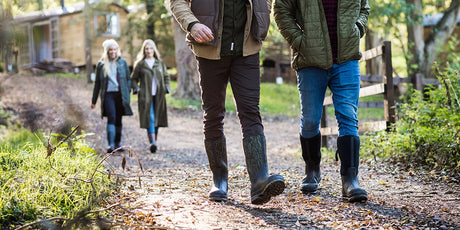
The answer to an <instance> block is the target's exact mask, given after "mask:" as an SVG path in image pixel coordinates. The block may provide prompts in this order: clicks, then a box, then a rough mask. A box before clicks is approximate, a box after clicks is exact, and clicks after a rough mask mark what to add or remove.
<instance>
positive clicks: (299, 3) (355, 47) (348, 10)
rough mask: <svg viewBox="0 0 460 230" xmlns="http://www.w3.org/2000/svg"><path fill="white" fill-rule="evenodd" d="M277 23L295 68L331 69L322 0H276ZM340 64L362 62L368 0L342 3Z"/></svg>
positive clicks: (339, 38) (339, 37)
mask: <svg viewBox="0 0 460 230" xmlns="http://www.w3.org/2000/svg"><path fill="white" fill-rule="evenodd" d="M273 10H274V15H275V22H276V24H277V25H278V28H279V30H280V32H281V34H282V35H283V37H284V38H285V39H286V40H287V42H288V43H289V45H290V46H291V49H292V57H291V65H292V68H293V69H295V70H299V69H301V68H305V67H316V68H321V69H329V68H331V67H332V64H333V61H332V50H331V46H330V41H329V33H328V28H327V22H326V17H325V14H324V10H323V3H322V0H275V4H274V8H273ZM337 11H338V12H337V30H338V31H337V39H338V44H337V46H338V47H337V61H338V63H343V62H346V61H349V60H356V59H357V60H359V59H360V58H361V56H362V54H361V52H360V51H359V42H360V41H359V40H360V38H361V37H363V36H364V34H365V33H366V30H367V18H368V16H369V11H370V8H369V4H368V2H367V0H339V1H338V9H337Z"/></svg>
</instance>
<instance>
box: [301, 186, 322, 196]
mask: <svg viewBox="0 0 460 230" xmlns="http://www.w3.org/2000/svg"><path fill="white" fill-rule="evenodd" d="M301 186H302V187H301V188H300V190H301V191H302V194H304V195H312V194H317V193H318V184H316V185H312V184H302V185H301Z"/></svg>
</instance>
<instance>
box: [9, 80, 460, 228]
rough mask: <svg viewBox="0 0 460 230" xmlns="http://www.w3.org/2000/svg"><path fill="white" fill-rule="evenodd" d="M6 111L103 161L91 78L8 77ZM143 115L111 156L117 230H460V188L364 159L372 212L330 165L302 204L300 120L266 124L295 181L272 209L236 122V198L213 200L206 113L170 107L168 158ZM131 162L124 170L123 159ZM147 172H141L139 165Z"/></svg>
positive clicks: (274, 156) (232, 194)
mask: <svg viewBox="0 0 460 230" xmlns="http://www.w3.org/2000/svg"><path fill="white" fill-rule="evenodd" d="M0 87H1V88H0V106H2V107H3V108H4V109H5V110H7V111H11V112H14V113H15V114H16V115H17V117H16V118H17V119H18V120H20V121H21V123H22V124H24V125H25V126H27V127H29V128H32V129H41V130H50V129H52V130H53V131H55V130H60V129H63V128H65V127H66V124H71V125H75V124H78V125H80V126H81V127H82V129H83V130H85V132H86V133H88V134H89V135H88V136H87V138H86V141H87V142H88V144H89V145H90V146H91V147H93V148H94V149H96V151H98V152H100V153H101V154H103V152H104V149H105V148H106V141H105V120H102V119H101V118H100V115H99V114H100V110H99V109H94V110H91V109H90V100H91V91H92V85H91V84H87V83H86V82H85V81H84V80H75V79H63V78H53V77H24V76H5V75H0ZM134 100H135V98H134V97H133V102H132V107H133V110H134V111H135V115H134V116H132V117H124V118H123V125H124V127H123V138H122V140H123V141H122V142H123V143H122V144H124V145H126V146H128V149H131V150H132V153H133V155H132V156H130V155H129V154H128V153H127V152H125V153H121V154H115V155H114V156H112V157H110V158H109V161H108V166H109V167H110V168H111V169H113V170H115V171H116V172H117V174H118V175H119V176H120V178H122V179H123V180H122V181H123V182H122V186H120V192H119V193H118V195H116V196H115V197H114V198H113V199H111V200H110V201H109V202H110V203H120V205H119V206H117V208H113V209H111V210H110V213H109V219H110V220H111V222H112V224H113V225H114V227H113V229H156V228H160V229H311V228H326V229H355V228H369V229H421V228H424V229H425V228H434V229H459V226H460V185H459V182H458V181H456V180H455V179H453V178H448V177H443V176H442V175H440V174H439V173H423V172H420V171H418V170H415V169H405V170H403V169H400V168H398V167H395V166H392V165H386V164H382V163H378V162H374V161H363V162H362V164H361V166H360V175H359V176H360V183H361V186H362V187H363V188H365V189H366V190H367V191H368V193H369V201H368V202H367V203H365V204H350V203H344V202H342V201H341V186H340V176H339V172H338V170H339V165H338V163H337V162H335V161H334V160H333V159H331V158H329V157H324V158H325V159H324V160H323V162H322V176H323V180H322V181H321V188H320V191H319V194H318V195H316V196H303V195H302V194H301V192H300V190H299V182H300V181H301V180H302V178H303V176H304V175H303V170H304V164H303V162H302V161H301V157H300V146H299V143H298V121H297V119H295V118H292V119H291V118H283V119H275V118H267V117H264V118H263V119H264V120H263V121H264V126H265V135H266V139H267V143H268V146H267V149H268V157H269V171H270V172H271V173H275V172H276V173H280V174H281V175H283V176H284V177H285V179H286V182H287V188H286V189H285V192H284V193H283V194H282V195H280V196H279V197H277V198H276V199H274V200H273V201H271V202H269V203H267V204H264V205H261V206H255V205H252V204H250V198H249V196H248V195H249V179H248V175H247V172H246V168H245V162H244V155H243V151H242V145H241V133H240V126H239V123H238V121H237V119H236V117H235V115H234V114H229V115H228V116H227V118H226V120H225V122H226V123H225V133H226V137H227V142H228V157H229V160H228V162H229V166H230V170H229V177H230V178H229V200H228V201H227V202H223V203H215V202H210V201H209V200H208V199H207V192H208V190H209V188H210V183H211V173H210V171H209V169H208V162H207V158H206V154H205V152H204V146H203V137H202V123H201V112H200V111H199V109H197V110H196V111H193V110H185V111H182V110H181V111H178V110H173V109H171V108H170V110H169V111H168V115H169V126H170V127H168V128H163V129H160V133H159V139H158V144H159V151H158V153H157V154H150V153H149V152H148V144H147V137H146V134H145V130H143V129H139V128H138V127H139V124H138V120H137V119H138V117H137V102H136V101H134ZM123 157H125V159H126V160H127V164H126V168H125V170H123V169H122V168H121V161H122V158H123ZM137 160H139V162H141V164H142V167H143V169H144V172H143V173H142V172H141V171H140V168H139V165H138V163H137V162H138V161H137Z"/></svg>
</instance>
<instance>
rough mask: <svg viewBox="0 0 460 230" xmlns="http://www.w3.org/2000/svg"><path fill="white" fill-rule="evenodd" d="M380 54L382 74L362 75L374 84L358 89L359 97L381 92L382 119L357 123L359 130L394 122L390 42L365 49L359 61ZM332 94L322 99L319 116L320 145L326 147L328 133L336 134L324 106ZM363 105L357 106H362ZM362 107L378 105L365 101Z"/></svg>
mask: <svg viewBox="0 0 460 230" xmlns="http://www.w3.org/2000/svg"><path fill="white" fill-rule="evenodd" d="M379 56H382V73H383V76H378V75H362V76H361V80H362V81H366V82H374V83H375V84H372V85H369V86H365V87H362V88H361V89H360V91H359V97H366V96H371V95H376V94H383V108H384V117H385V118H384V119H385V120H381V121H372V122H364V123H359V128H358V130H359V131H360V132H366V131H378V130H384V129H388V128H389V127H390V125H391V124H393V123H395V121H396V120H395V119H396V118H395V108H394V102H395V92H394V84H395V82H394V79H393V65H392V63H391V42H389V41H384V42H382V44H381V45H380V46H377V47H375V48H372V49H370V50H366V51H365V52H364V53H363V57H362V58H361V60H359V61H360V62H362V61H367V60H371V59H373V58H376V57H379ZM401 80H402V79H401V78H398V83H399V82H401ZM332 104H333V102H332V96H328V97H326V98H325V99H324V104H323V114H322V117H321V128H320V130H321V135H322V140H321V141H322V145H323V147H327V145H328V141H327V137H328V136H330V135H338V127H337V125H334V126H328V125H327V115H326V114H327V112H326V107H327V106H328V105H332ZM362 106H363V105H361V106H359V107H362ZM364 107H380V106H379V103H375V105H371V103H367V105H365V106H364Z"/></svg>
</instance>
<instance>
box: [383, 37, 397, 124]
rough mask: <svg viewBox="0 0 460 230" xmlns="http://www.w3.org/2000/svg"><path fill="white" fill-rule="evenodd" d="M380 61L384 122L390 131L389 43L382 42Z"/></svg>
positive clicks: (392, 107) (392, 110) (391, 96)
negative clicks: (383, 86) (383, 89)
mask: <svg viewBox="0 0 460 230" xmlns="http://www.w3.org/2000/svg"><path fill="white" fill-rule="evenodd" d="M382 49H383V50H382V55H383V57H382V61H383V71H382V74H383V83H384V85H385V92H384V94H383V104H384V113H385V120H386V122H387V131H389V130H390V127H391V126H392V124H394V123H395V121H396V117H395V108H394V101H395V100H394V85H393V64H392V63H391V42H390V41H384V42H383V46H382Z"/></svg>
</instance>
